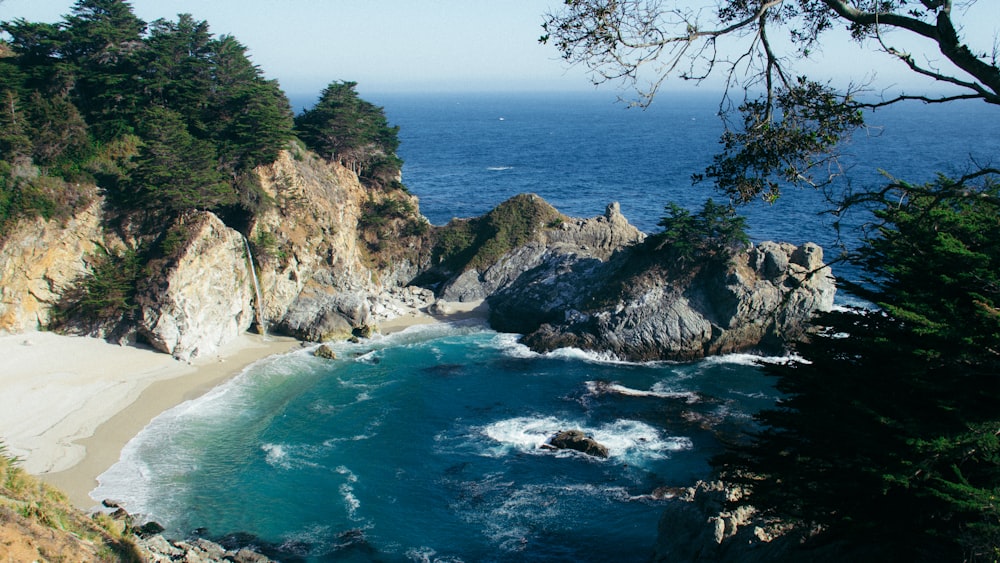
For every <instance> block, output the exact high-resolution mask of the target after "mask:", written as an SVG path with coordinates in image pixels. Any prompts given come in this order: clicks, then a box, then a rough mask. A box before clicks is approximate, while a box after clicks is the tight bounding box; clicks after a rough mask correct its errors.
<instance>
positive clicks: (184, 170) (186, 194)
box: [131, 107, 237, 214]
mask: <svg viewBox="0 0 1000 563" xmlns="http://www.w3.org/2000/svg"><path fill="white" fill-rule="evenodd" d="M140 134H141V136H142V138H143V139H145V143H144V145H143V147H142V148H141V150H140V154H139V156H138V158H137V159H136V164H137V166H136V169H135V171H134V172H133V173H132V178H131V185H132V187H133V190H134V194H133V197H134V199H133V201H134V205H136V206H144V207H146V208H148V209H149V210H165V211H167V212H168V214H169V213H173V214H176V213H180V212H182V211H184V210H186V209H217V208H219V207H222V206H226V205H232V204H234V203H236V201H237V200H236V198H237V194H236V192H235V190H234V189H233V186H232V185H231V184H230V183H228V182H226V179H225V176H224V175H223V174H222V173H221V172H220V171H219V170H218V169H217V167H216V161H217V159H216V154H215V150H214V147H213V146H212V144H211V143H209V142H207V141H204V140H201V139H197V138H195V137H194V136H192V135H191V134H190V133H189V132H188V130H187V127H186V126H185V124H184V119H183V117H182V116H181V115H180V114H178V113H177V112H175V111H173V110H170V109H167V108H160V107H153V108H150V109H149V110H148V111H147V112H145V113H144V114H143V118H142V126H141V128H140Z"/></svg>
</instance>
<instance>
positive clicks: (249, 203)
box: [0, 0, 293, 228]
mask: <svg viewBox="0 0 1000 563" xmlns="http://www.w3.org/2000/svg"><path fill="white" fill-rule="evenodd" d="M0 29H2V30H3V32H4V33H5V34H6V36H7V37H8V38H9V39H8V41H7V45H8V47H9V49H8V51H7V55H8V56H5V57H3V58H2V59H0V77H2V80H0V84H2V85H3V86H2V87H0V98H2V99H3V100H4V104H3V118H2V120H0V154H2V155H3V156H2V158H3V166H4V170H3V172H5V173H4V174H3V186H2V187H3V196H4V197H3V198H2V199H3V200H4V201H5V202H6V203H7V205H5V206H3V207H2V214H0V215H2V216H0V221H3V222H4V223H9V221H11V220H13V219H16V218H17V217H20V216H26V215H27V216H30V215H34V214H41V215H44V216H49V215H52V214H54V213H55V211H54V210H58V209H63V208H66V207H70V208H72V207H74V199H76V191H77V190H78V186H80V185H83V184H94V183H96V184H97V185H99V186H101V188H102V189H103V190H104V191H105V193H106V194H107V196H108V198H109V200H110V201H111V202H113V203H114V204H115V206H116V208H117V210H118V211H119V212H121V213H124V214H132V213H143V214H145V215H147V216H149V217H151V218H152V219H153V225H152V226H151V228H155V227H156V226H157V225H161V224H163V221H165V220H166V218H168V217H172V216H176V215H177V214H178V213H181V212H183V211H184V210H187V209H207V210H212V211H216V212H218V213H220V214H221V215H224V216H229V217H230V218H231V219H230V220H233V221H238V220H239V218H240V217H241V216H245V215H246V214H248V213H253V212H254V210H255V209H256V208H257V207H258V206H259V205H261V204H262V203H263V201H264V197H263V195H262V194H261V193H260V191H259V187H258V186H257V185H256V183H255V180H254V175H253V174H252V170H253V168H254V167H255V166H257V165H260V164H264V163H267V162H271V161H273V160H274V159H275V158H276V156H277V154H278V151H279V150H281V149H282V148H284V147H285V146H286V144H287V142H288V140H289V139H290V138H291V137H292V128H293V122H292V113H291V109H290V107H289V104H288V100H287V99H286V97H285V95H284V94H283V93H282V92H281V90H280V89H279V87H278V85H277V83H276V82H274V81H273V80H267V79H266V78H265V77H264V75H263V73H262V72H261V71H260V69H258V68H257V67H256V66H255V65H254V64H253V63H252V62H251V61H250V60H249V58H248V56H247V53H246V47H244V46H243V45H242V44H240V43H239V42H238V41H236V40H235V39H234V38H232V37H229V36H222V37H213V36H212V35H211V33H210V32H209V28H208V24H207V23H205V22H198V21H195V20H194V19H192V18H191V17H190V16H187V15H182V16H180V17H179V19H178V21H176V22H170V21H166V20H157V21H155V22H153V23H152V24H149V25H147V24H146V23H145V22H143V21H142V20H140V19H138V18H137V17H136V16H135V15H134V14H133V13H132V10H131V7H130V6H129V4H128V3H127V2H124V1H121V0H80V1H79V2H77V3H76V4H75V5H74V6H73V9H72V14H71V15H69V16H67V17H66V18H65V19H64V21H62V22H60V23H57V24H46V23H32V22H27V21H25V20H20V19H19V20H14V21H9V22H4V23H3V24H2V26H0ZM58 180H62V181H63V182H59V183H58V185H59V189H53V190H48V191H45V190H41V189H40V187H42V186H45V185H53V184H55V183H57V181H58ZM24 191H27V193H29V194H37V195H35V197H33V198H30V199H28V200H26V198H24V197H23V196H19V195H18V194H20V193H21V192H24Z"/></svg>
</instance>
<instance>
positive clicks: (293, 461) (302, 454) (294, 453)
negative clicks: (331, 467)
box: [260, 443, 320, 470]
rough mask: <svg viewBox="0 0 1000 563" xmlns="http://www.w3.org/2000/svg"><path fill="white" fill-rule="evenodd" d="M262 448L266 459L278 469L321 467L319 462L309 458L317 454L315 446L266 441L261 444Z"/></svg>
mask: <svg viewBox="0 0 1000 563" xmlns="http://www.w3.org/2000/svg"><path fill="white" fill-rule="evenodd" d="M260 449H261V450H263V451H264V461H266V462H267V464H268V465H270V466H271V467H274V468H276V469H284V470H291V469H298V468H301V467H320V465H319V464H317V463H315V462H313V461H310V460H309V458H310V457H312V456H314V455H315V454H316V451H317V448H316V447H315V446H308V445H294V444H271V443H266V444H263V445H261V447H260Z"/></svg>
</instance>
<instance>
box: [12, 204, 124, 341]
mask: <svg viewBox="0 0 1000 563" xmlns="http://www.w3.org/2000/svg"><path fill="white" fill-rule="evenodd" d="M102 203H103V200H101V199H100V198H95V200H94V201H93V202H92V203H91V204H90V205H88V206H87V207H86V208H84V209H83V210H82V211H80V212H79V213H77V214H76V215H75V216H74V217H71V218H70V219H69V220H67V221H65V222H60V221H47V220H45V219H41V218H37V219H32V220H30V221H22V222H21V223H19V224H18V225H17V227H16V228H15V229H14V230H13V231H12V232H11V233H10V234H9V236H8V237H7V238H6V240H4V241H3V244H2V246H0V334H16V333H20V332H25V331H31V330H38V329H40V328H44V327H46V326H47V325H48V323H49V320H50V318H51V310H52V306H53V305H55V304H56V303H57V302H58V301H59V299H60V297H61V296H62V294H63V293H64V292H65V291H66V290H67V289H69V288H70V287H72V285H73V284H74V283H75V282H76V280H77V279H79V278H80V277H81V276H83V275H85V274H86V273H87V272H89V266H88V265H87V257H88V256H89V255H91V254H93V253H94V252H95V251H96V250H97V247H98V245H99V244H106V243H105V241H104V232H103V229H102V227H101V205H102Z"/></svg>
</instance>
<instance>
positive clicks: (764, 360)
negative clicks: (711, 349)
mask: <svg viewBox="0 0 1000 563" xmlns="http://www.w3.org/2000/svg"><path fill="white" fill-rule="evenodd" d="M801 359H802V358H801V357H799V356H796V355H794V354H792V355H788V356H760V355H757V354H722V355H720V356H709V357H707V358H705V359H703V360H701V364H702V365H705V366H717V365H725V364H730V365H737V366H759V365H760V364H782V363H785V362H789V361H801Z"/></svg>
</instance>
